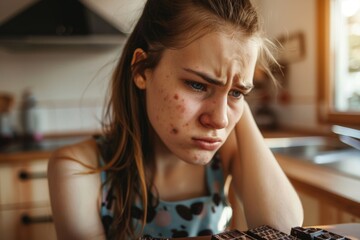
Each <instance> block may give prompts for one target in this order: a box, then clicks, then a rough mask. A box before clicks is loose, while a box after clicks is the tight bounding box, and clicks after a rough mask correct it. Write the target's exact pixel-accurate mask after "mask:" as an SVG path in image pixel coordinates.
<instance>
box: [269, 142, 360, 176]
mask: <svg viewBox="0 0 360 240" xmlns="http://www.w3.org/2000/svg"><path fill="white" fill-rule="evenodd" d="M265 141H266V143H267V144H268V146H269V147H270V149H271V150H272V152H273V153H274V154H280V155H285V156H289V157H291V158H292V159H296V160H299V161H306V162H309V163H312V164H316V165H321V166H323V167H326V168H328V169H332V170H334V171H336V172H337V173H340V174H345V175H347V176H351V177H355V178H358V179H360V151H359V150H357V149H355V148H352V147H350V146H348V145H347V144H344V143H342V142H341V141H340V140H338V139H337V138H332V137H322V136H309V137H289V138H267V139H266V140H265Z"/></svg>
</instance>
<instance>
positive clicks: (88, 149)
mask: <svg viewBox="0 0 360 240" xmlns="http://www.w3.org/2000/svg"><path fill="white" fill-rule="evenodd" d="M94 149H96V146H94V144H93V143H91V141H88V142H85V143H80V144H77V145H75V146H71V147H66V148H63V149H60V150H58V151H56V152H55V153H54V154H53V155H52V157H51V159H50V161H49V166H48V179H49V190H50V199H51V207H52V213H53V219H54V223H55V228H56V234H57V239H59V240H62V239H64V240H65V239H66V240H72V239H76V240H81V239H86V240H89V239H105V236H104V230H103V227H102V223H101V219H100V213H99V207H100V204H99V192H100V187H101V181H100V176H99V174H78V173H82V172H86V171H89V169H88V168H87V167H85V166H84V165H83V164H88V165H92V166H94V167H96V165H97V164H96V161H97V160H96V153H95V152H96V151H95V150H94ZM81 163H82V164H81Z"/></svg>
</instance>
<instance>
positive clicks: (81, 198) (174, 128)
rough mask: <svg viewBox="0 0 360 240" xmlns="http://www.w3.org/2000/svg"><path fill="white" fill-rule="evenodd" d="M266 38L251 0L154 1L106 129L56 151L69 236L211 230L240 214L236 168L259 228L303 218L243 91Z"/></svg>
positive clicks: (131, 49) (122, 64) (53, 163)
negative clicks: (233, 211)
mask: <svg viewBox="0 0 360 240" xmlns="http://www.w3.org/2000/svg"><path fill="white" fill-rule="evenodd" d="M264 42H265V41H264V39H263V38H262V37H261V34H260V29H259V22H258V17H257V15H256V11H255V9H254V7H253V6H252V5H251V2H250V0H148V1H147V2H146V5H145V8H144V10H143V14H142V15H141V17H140V19H139V21H138V23H137V25H136V26H135V29H134V31H133V32H132V34H131V35H130V37H129V39H128V41H127V43H126V45H125V47H124V50H123V53H122V56H121V59H120V61H119V63H118V66H117V68H116V71H115V73H114V75H113V79H112V83H111V93H110V99H109V105H108V108H107V110H108V111H107V121H106V122H105V123H104V134H103V135H102V136H99V137H96V138H94V139H90V140H88V141H85V142H82V143H79V144H76V145H74V146H68V147H65V148H62V149H59V150H58V151H56V152H55V153H54V155H53V156H52V158H51V159H50V162H49V173H48V176H49V184H50V195H51V204H52V211H53V218H54V222H55V226H56V231H57V236H58V239H60V240H61V239H66V240H69V239H77V240H81V239H86V240H89V239H135V238H138V237H140V236H152V237H158V238H160V237H163V238H175V237H195V236H207V237H202V238H201V237H199V238H198V239H210V236H211V235H212V234H216V233H220V232H222V231H224V230H226V227H227V225H228V222H229V220H230V219H229V214H228V213H229V211H228V209H229V206H228V204H227V201H226V195H225V193H224V192H225V191H224V182H225V179H227V178H228V177H229V176H231V177H232V185H233V189H234V194H235V195H236V196H237V197H238V198H239V199H240V200H241V202H242V203H243V207H244V213H245V216H246V221H247V225H248V227H256V226H258V225H263V224H267V225H270V226H272V227H275V228H277V229H279V230H281V231H285V232H289V231H290V228H291V227H293V226H299V225H301V223H302V218H303V216H302V207H301V203H300V201H299V198H298V196H297V194H296V192H295V191H294V189H293V187H292V186H291V184H290V183H289V181H288V179H287V178H286V176H285V175H284V173H283V172H282V170H281V168H280V167H279V165H278V163H277V161H276V159H275V158H274V156H273V155H272V153H271V151H270V150H269V148H268V147H267V146H266V144H265V143H264V140H263V138H262V136H261V134H260V132H259V130H258V128H257V126H256V125H255V123H254V119H253V118H252V116H251V112H250V110H249V107H248V105H247V103H246V101H245V100H244V96H245V95H247V94H248V93H249V92H250V91H251V89H252V87H253V80H252V78H253V72H254V68H255V65H256V64H259V65H260V66H262V67H263V68H264V69H267V68H266V66H267V65H266V63H265V62H264V61H262V60H263V59H264V58H266V57H267V59H269V57H270V58H271V55H266V53H267V52H268V51H267V50H266V47H265V44H264ZM232 217H233V218H237V217H238V216H236V215H234V216H232Z"/></svg>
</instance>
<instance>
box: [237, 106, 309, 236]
mask: <svg viewBox="0 0 360 240" xmlns="http://www.w3.org/2000/svg"><path fill="white" fill-rule="evenodd" d="M235 137H236V143H237V153H236V156H235V157H234V158H233V160H232V162H231V167H230V171H231V172H230V174H231V175H232V176H233V184H234V186H235V191H236V193H237V195H238V196H239V197H240V199H242V202H243V205H244V212H245V216H246V219H247V223H248V227H249V228H253V227H256V226H258V225H262V224H267V225H269V226H272V227H274V228H276V229H279V230H281V231H283V232H286V233H288V232H290V229H291V227H294V226H300V225H301V224H302V221H303V210H302V205H301V202H300V200H299V197H298V195H297V193H296V192H295V190H294V188H293V187H292V185H291V183H290V182H289V180H288V179H287V177H286V175H285V174H284V172H283V171H282V169H281V168H280V166H279V164H278V163H277V161H276V159H275V157H274V156H273V154H272V152H271V151H270V149H269V148H268V147H267V145H266V144H265V141H264V139H263V137H262V135H261V133H260V131H259V129H258V127H257V126H256V124H255V121H254V119H253V117H252V115H251V112H250V109H249V106H248V105H247V104H245V108H244V112H243V115H242V117H241V119H240V121H239V122H238V124H237V125H236V126H235Z"/></svg>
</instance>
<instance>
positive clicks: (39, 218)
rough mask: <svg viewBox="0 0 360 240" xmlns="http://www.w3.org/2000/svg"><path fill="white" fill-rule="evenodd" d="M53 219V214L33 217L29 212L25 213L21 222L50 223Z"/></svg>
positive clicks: (25, 223) (27, 223) (26, 223)
mask: <svg viewBox="0 0 360 240" xmlns="http://www.w3.org/2000/svg"><path fill="white" fill-rule="evenodd" d="M52 221H53V219H52V216H51V215H46V216H36V217H31V216H29V215H27V214H24V215H23V216H22V217H21V222H22V223H23V224H24V225H29V224H36V223H49V222H52Z"/></svg>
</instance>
